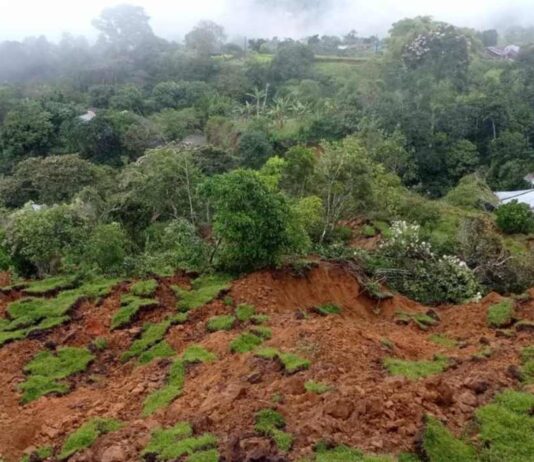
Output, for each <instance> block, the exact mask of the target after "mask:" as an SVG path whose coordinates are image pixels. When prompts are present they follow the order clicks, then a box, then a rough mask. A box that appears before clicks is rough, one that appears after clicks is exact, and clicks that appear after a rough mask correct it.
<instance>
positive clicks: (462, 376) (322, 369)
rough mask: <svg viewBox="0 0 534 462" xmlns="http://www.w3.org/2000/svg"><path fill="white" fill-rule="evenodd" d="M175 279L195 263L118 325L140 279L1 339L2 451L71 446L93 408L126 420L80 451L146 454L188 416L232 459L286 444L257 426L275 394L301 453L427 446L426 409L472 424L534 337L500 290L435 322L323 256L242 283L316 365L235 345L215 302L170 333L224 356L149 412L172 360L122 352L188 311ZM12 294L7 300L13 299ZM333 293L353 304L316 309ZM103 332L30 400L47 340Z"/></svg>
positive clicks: (290, 344) (192, 372)
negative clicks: (507, 313) (73, 368)
mask: <svg viewBox="0 0 534 462" xmlns="http://www.w3.org/2000/svg"><path fill="white" fill-rule="evenodd" d="M175 283H178V284H181V285H184V286H186V285H187V284H188V280H187V278H186V277H185V276H183V275H181V276H177V277H175V278H172V279H162V280H160V287H159V288H158V291H157V293H156V298H157V299H158V301H159V302H160V305H159V306H158V307H157V308H155V309H152V310H148V311H147V312H142V313H141V315H140V317H139V319H138V320H137V321H136V322H135V323H133V324H132V326H130V327H128V328H126V329H118V330H116V331H112V332H111V331H110V330H109V326H110V322H111V318H112V316H113V314H114V313H115V312H116V310H117V309H118V308H119V303H120V294H121V292H123V291H124V290H126V286H121V287H120V288H118V289H117V290H115V291H114V293H113V294H112V295H111V296H110V297H108V298H107V299H106V300H105V301H104V302H103V303H102V304H101V305H100V306H95V305H94V304H92V303H89V302H84V303H81V304H80V305H79V306H78V307H77V308H76V310H75V311H74V313H72V321H71V322H69V323H68V324H66V325H64V326H61V327H59V328H57V329H55V330H52V331H51V332H50V333H48V334H46V335H44V336H43V337H42V338H39V339H38V340H24V341H19V342H14V343H11V344H8V345H6V346H4V347H3V348H0V389H1V390H2V393H0V454H1V455H2V456H3V457H4V458H5V460H6V462H12V461H13V462H14V461H18V460H19V459H20V457H21V456H22V454H23V453H24V452H28V451H29V450H30V449H31V448H32V447H33V448H35V447H39V446H42V445H49V444H51V445H53V446H55V447H56V448H59V447H61V445H62V444H63V442H64V440H65V438H66V435H67V434H69V433H70V432H72V431H73V430H74V429H76V428H77V427H78V426H79V425H80V424H82V423H83V422H84V421H86V420H87V419H88V418H90V417H93V416H110V417H116V418H119V419H121V420H123V421H124V422H125V425H124V427H123V428H122V429H121V430H120V431H118V432H115V433H112V434H109V435H105V436H103V437H101V438H100V439H99V440H98V441H97V443H96V444H95V445H94V446H93V447H92V448H91V449H89V450H87V451H84V452H83V453H80V454H77V455H75V456H74V457H72V458H71V460H72V461H79V462H80V461H95V462H96V461H102V460H105V457H104V455H105V453H106V451H108V454H109V451H110V448H113V451H115V452H116V453H117V452H118V453H120V454H121V456H122V459H120V460H124V461H130V460H131V461H134V460H139V452H140V451H141V450H142V448H143V447H144V446H145V445H146V444H147V442H148V438H149V434H150V430H151V429H152V428H154V427H155V426H158V425H165V426H166V425H171V424H174V423H175V422H177V421H181V420H188V421H190V422H192V423H193V425H194V426H195V428H196V429H197V430H198V431H209V432H212V433H214V434H216V435H217V436H218V438H219V442H220V447H219V449H220V453H221V455H222V456H223V458H224V460H226V461H242V460H246V455H247V454H248V453H251V452H254V451H256V452H258V451H260V452H261V451H264V452H265V451H266V452H270V453H274V452H275V450H274V448H273V447H272V445H271V443H270V442H269V441H268V440H266V439H264V438H259V437H258V435H257V434H255V432H254V413H255V412H257V411H258V410H259V409H262V408H265V407H269V406H274V407H276V408H277V409H278V410H279V412H281V413H282V414H283V415H284V416H285V417H286V420H287V431H289V432H291V433H292V434H293V435H294V436H295V445H294V449H293V450H292V451H291V452H290V453H289V455H287V456H285V457H286V458H287V460H297V459H299V458H300V457H302V456H303V455H305V454H308V453H309V452H310V451H311V448H312V447H313V445H314V444H315V443H316V442H317V441H319V440H321V439H329V440H331V441H332V442H335V443H344V444H348V445H351V446H355V447H359V448H361V449H363V450H366V451H369V452H377V453H398V452H400V451H402V450H409V449H413V447H414V444H415V440H416V438H417V434H418V432H419V431H420V429H421V423H422V419H423V416H424V414H425V413H431V414H433V415H435V416H437V417H439V418H440V419H442V420H443V421H445V422H446V423H447V425H448V426H449V428H450V429H451V430H453V431H455V432H460V431H461V429H463V428H464V427H465V425H466V423H468V422H469V421H470V420H471V419H472V417H473V414H474V411H475V409H476V408H477V407H478V406H480V405H482V404H485V403H487V402H488V401H490V400H491V398H492V397H493V396H494V394H495V393H496V392H497V391H498V390H501V389H503V388H506V387H513V386H516V385H517V381H516V380H517V379H515V378H514V377H513V374H510V372H509V370H508V369H509V366H510V365H514V364H515V365H517V364H518V363H519V351H520V349H521V348H522V347H524V346H526V345H529V344H530V343H531V342H532V341H533V339H532V336H533V335H534V334H533V333H529V332H519V333H517V334H515V335H514V336H513V337H510V338H509V337H505V336H500V335H498V332H497V331H496V330H494V329H489V328H488V327H487V326H486V312H487V308H488V306H489V305H490V304H491V303H494V302H495V301H496V300H498V299H499V298H500V297H499V296H498V295H496V294H490V295H488V296H487V297H486V298H485V299H484V300H482V301H481V302H480V303H472V304H468V305H462V306H447V307H440V308H438V309H437V312H438V313H439V316H440V318H441V321H440V323H439V324H438V325H437V326H435V327H433V328H431V329H430V330H428V331H422V330H420V329H418V328H417V327H416V326H414V325H399V324H396V323H395V320H394V314H395V312H396V311H397V310H402V311H407V312H415V311H425V310H426V308H425V307H423V306H421V305H418V304H417V303H415V302H413V301H410V300H408V299H406V298H404V297H400V296H395V297H394V298H392V299H389V300H386V301H383V302H381V303H380V304H377V302H376V301H374V300H371V299H370V298H368V297H367V296H366V295H365V294H364V293H363V292H362V290H361V289H360V285H359V284H358V280H357V278H356V277H355V276H354V275H353V274H351V272H350V271H348V270H347V269H346V268H345V267H343V266H342V265H337V264H330V263H318V264H317V266H316V267H314V268H312V269H310V270H309V271H308V272H307V274H306V275H304V276H296V275H294V274H292V273H291V272H290V271H289V270H279V271H261V272H257V273H254V274H251V275H248V276H246V277H244V278H242V279H240V280H237V281H235V282H234V283H233V284H232V288H231V290H230V295H231V297H232V298H233V299H234V301H235V302H236V303H244V302H246V303H251V304H253V305H254V306H255V307H256V309H257V312H259V313H264V314H268V315H269V316H270V320H269V322H268V325H269V327H271V329H272V332H273V336H272V339H271V340H269V341H267V342H265V345H267V346H274V347H277V348H279V349H281V350H283V351H291V352H295V353H297V354H299V355H301V356H304V357H306V358H308V359H309V360H310V361H311V366H310V368H309V370H306V371H302V372H299V373H297V374H294V375H287V374H286V373H284V372H283V370H282V369H281V368H280V366H279V365H278V364H277V363H276V362H274V361H267V360H262V359H259V358H255V357H254V356H253V355H252V354H250V353H248V354H241V355H239V354H232V353H230V352H229V347H228V345H229V343H230V341H231V340H232V339H233V338H234V337H235V336H236V335H237V334H238V332H240V331H243V330H246V328H247V326H245V325H239V326H238V327H236V328H235V329H233V330H232V331H230V332H215V333H207V331H206V328H205V323H206V321H207V319H208V318H210V317H211V316H214V315H218V314H224V313H231V310H232V308H231V307H229V306H226V305H225V304H224V303H223V302H222V301H221V300H215V301H213V302H211V303H209V304H208V305H206V306H204V307H202V308H200V309H198V310H195V311H193V312H192V313H190V318H189V321H188V322H187V323H185V324H184V325H178V326H174V327H172V328H171V329H170V331H169V332H168V334H167V336H166V340H167V341H168V342H169V344H171V346H172V347H173V348H174V349H175V350H176V352H177V353H178V354H180V353H181V352H182V351H183V350H184V349H185V348H186V347H187V346H188V345H189V344H191V343H200V344H202V345H203V346H205V347H206V348H208V349H209V350H211V351H213V352H214V353H216V354H217V356H218V360H217V361H215V362H213V363H210V364H203V365H195V366H192V367H191V368H190V369H189V370H188V372H187V377H186V382H185V387H184V390H183V394H182V396H181V397H179V398H178V399H177V400H176V401H175V402H174V403H172V404H171V405H170V406H169V407H168V408H166V409H162V410H160V411H158V412H157V413H155V414H154V415H153V416H151V417H149V418H142V417H141V407H142V402H143V400H144V398H145V397H146V395H147V394H148V393H149V392H150V391H152V390H155V389H156V388H158V387H160V386H161V385H162V384H163V383H164V380H165V376H166V373H167V370H168V363H169V361H168V360H160V361H155V362H153V363H151V364H149V365H147V366H138V365H137V364H136V363H135V361H130V362H128V363H126V364H123V363H121V362H120V360H119V358H120V355H121V353H123V352H124V351H125V350H127V349H128V348H129V346H130V344H131V342H132V340H133V339H134V338H135V336H136V335H138V334H139V332H140V328H141V326H142V325H143V323H144V322H146V321H159V320H161V319H163V318H164V317H165V316H167V315H169V314H170V313H173V312H175V306H176V299H175V296H174V293H173V292H172V290H171V288H170V285H171V284H175ZM6 303H7V301H0V307H3V306H5V304H6ZM324 303H336V304H338V305H340V306H341V307H343V311H342V314H341V315H333V316H326V317H323V316H320V315H318V314H313V313H312V312H311V310H310V308H312V307H313V306H317V305H320V304H324ZM0 309H1V308H0ZM518 311H519V315H520V317H521V318H523V319H529V320H534V302H522V303H521V304H520V307H519V309H518ZM302 312H307V313H308V314H307V316H302V314H301V313H302ZM433 333H442V334H446V335H447V336H448V337H450V338H453V339H455V340H458V341H459V342H460V346H459V347H458V348H445V347H440V346H438V345H436V344H434V343H432V342H431V341H430V340H429V338H428V337H429V335H430V334H433ZM99 336H100V337H105V338H106V339H107V340H108V342H109V347H108V348H107V349H106V350H104V351H102V352H99V353H97V358H96V360H95V361H94V362H93V364H92V365H91V366H90V367H89V369H88V370H87V371H86V372H84V373H82V374H79V375H78V376H76V377H74V378H73V379H72V380H71V383H72V391H71V392H70V393H69V394H67V395H65V396H61V397H54V396H48V397H43V398H40V399H39V400H37V401H34V402H32V403H30V404H28V405H25V406H22V405H21V404H20V403H19V399H20V394H19V393H18V391H17V385H18V384H19V383H21V382H22V381H23V380H24V373H23V367H24V365H25V364H26V363H27V362H28V361H30V360H31V358H32V357H33V356H34V355H35V354H36V353H37V352H38V351H40V350H42V349H44V348H46V347H50V346H51V345H52V346H53V345H58V346H59V345H75V346H85V345H88V344H89V343H90V342H91V341H92V340H94V338H96V337H99ZM386 338H387V339H389V340H390V341H392V342H393V343H394V348H393V350H392V351H391V350H389V349H388V348H387V347H386V346H384V345H383V342H382V341H383V339H386ZM488 347H489V348H491V351H492V354H491V355H490V356H489V357H488V358H483V357H482V358H481V357H479V356H477V353H478V352H480V351H481V349H482V348H488ZM435 354H444V355H447V356H448V357H450V358H452V364H453V365H452V366H451V367H450V368H449V369H448V370H447V371H445V372H443V373H442V374H439V375H437V376H433V377H429V378H426V379H421V380H418V381H409V380H406V379H403V378H398V377H391V376H389V375H388V374H387V372H386V371H385V369H384V368H383V366H382V360H383V358H384V357H386V356H396V357H399V358H404V359H412V360H416V359H430V358H432V357H433V355H435ZM310 379H313V380H315V381H320V382H325V383H328V384H330V385H331V386H332V391H330V392H327V393H325V394H323V395H320V396H319V395H315V394H311V393H308V392H306V391H305V388H304V383H305V382H306V381H307V380H310ZM275 397H277V399H274V398H275ZM284 460H285V459H284Z"/></svg>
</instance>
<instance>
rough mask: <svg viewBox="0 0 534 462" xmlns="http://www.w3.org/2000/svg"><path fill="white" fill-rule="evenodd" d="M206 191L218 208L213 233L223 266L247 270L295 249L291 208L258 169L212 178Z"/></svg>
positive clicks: (270, 263) (212, 203)
mask: <svg viewBox="0 0 534 462" xmlns="http://www.w3.org/2000/svg"><path fill="white" fill-rule="evenodd" d="M204 191H205V194H206V197H207V198H208V200H209V201H210V204H211V205H212V206H213V208H214V211H215V212H214V217H213V232H214V235H215V237H216V239H217V256H218V261H219V263H220V265H221V266H223V267H224V268H227V269H231V270H235V271H245V270H250V269H254V268H261V267H264V266H269V265H274V264H277V263H278V262H279V261H280V258H281V257H282V256H283V255H284V254H286V253H289V252H291V251H292V250H293V248H292V247H291V243H292V236H291V224H292V222H294V219H293V217H292V215H291V210H290V207H289V205H288V203H287V201H286V199H285V197H284V196H283V195H282V194H280V193H279V192H276V191H274V190H272V189H271V188H270V187H269V186H268V185H266V184H265V183H264V182H263V181H262V179H261V177H260V175H259V174H258V173H257V172H254V171H252V170H234V171H232V172H230V173H226V174H224V175H218V176H215V177H212V178H211V179H209V180H208V181H207V183H206V184H205V186H204Z"/></svg>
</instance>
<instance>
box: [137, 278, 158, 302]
mask: <svg viewBox="0 0 534 462" xmlns="http://www.w3.org/2000/svg"><path fill="white" fill-rule="evenodd" d="M157 288H158V281H156V280H155V279H147V280H145V281H138V282H136V283H134V284H132V286H131V287H130V293H131V294H132V295H135V296H137V297H144V298H150V297H153V296H154V294H155V293H156V289H157Z"/></svg>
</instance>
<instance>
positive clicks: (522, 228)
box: [495, 199, 534, 234]
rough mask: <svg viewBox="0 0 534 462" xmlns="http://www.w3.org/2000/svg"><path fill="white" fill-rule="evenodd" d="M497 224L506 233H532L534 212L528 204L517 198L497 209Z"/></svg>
mask: <svg viewBox="0 0 534 462" xmlns="http://www.w3.org/2000/svg"><path fill="white" fill-rule="evenodd" d="M495 215H496V217H497V220H496V221H497V226H498V227H499V229H500V230H501V231H502V232H504V233H506V234H514V233H525V234H526V233H530V232H531V231H532V230H533V229H534V214H533V213H532V212H531V210H530V207H529V206H528V204H521V203H519V202H517V200H516V199H514V200H512V201H511V202H508V203H507V204H504V205H501V206H500V207H499V208H498V209H497V210H496V211H495Z"/></svg>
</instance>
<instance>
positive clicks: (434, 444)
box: [422, 417, 478, 462]
mask: <svg viewBox="0 0 534 462" xmlns="http://www.w3.org/2000/svg"><path fill="white" fill-rule="evenodd" d="M422 446H423V451H424V452H425V455H426V456H427V458H428V460H429V461H430V462H476V461H478V457H477V454H476V451H475V450H474V449H473V447H471V446H470V445H469V444H467V443H465V442H463V441H462V440H460V439H458V438H456V437H455V436H454V435H452V434H451V432H450V431H449V430H448V429H447V428H446V427H445V426H444V425H443V424H442V423H441V422H440V421H439V420H437V419H436V418H434V417H427V418H426V425H425V429H424V433H423V445H422Z"/></svg>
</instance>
